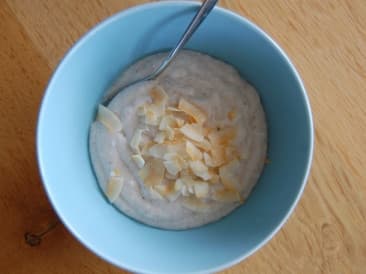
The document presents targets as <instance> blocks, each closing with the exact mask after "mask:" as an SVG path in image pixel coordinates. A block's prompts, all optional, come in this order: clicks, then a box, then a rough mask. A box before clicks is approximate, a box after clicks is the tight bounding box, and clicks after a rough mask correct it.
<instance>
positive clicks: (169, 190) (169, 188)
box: [154, 184, 180, 202]
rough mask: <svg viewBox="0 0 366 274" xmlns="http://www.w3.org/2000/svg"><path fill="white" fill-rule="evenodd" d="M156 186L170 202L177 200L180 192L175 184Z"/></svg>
mask: <svg viewBox="0 0 366 274" xmlns="http://www.w3.org/2000/svg"><path fill="white" fill-rule="evenodd" d="M154 188H155V189H156V191H157V192H159V194H160V195H161V196H163V197H165V198H167V199H168V200H169V201H170V202H173V201H175V200H176V199H177V198H178V197H179V195H180V192H176V191H175V189H174V184H165V185H156V186H154Z"/></svg>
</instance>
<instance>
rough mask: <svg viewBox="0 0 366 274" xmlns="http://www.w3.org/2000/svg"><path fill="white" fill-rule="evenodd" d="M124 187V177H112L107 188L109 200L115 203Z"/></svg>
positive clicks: (106, 192)
mask: <svg viewBox="0 0 366 274" xmlns="http://www.w3.org/2000/svg"><path fill="white" fill-rule="evenodd" d="M122 187H123V178H122V177H120V176H118V177H114V176H113V177H110V178H109V180H108V183H107V186H106V189H105V194H106V196H107V198H108V200H109V201H110V202H111V203H113V202H114V201H116V199H117V198H118V196H119V194H120V193H121V191H122Z"/></svg>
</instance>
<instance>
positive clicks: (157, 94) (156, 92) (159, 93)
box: [150, 86, 168, 105]
mask: <svg viewBox="0 0 366 274" xmlns="http://www.w3.org/2000/svg"><path fill="white" fill-rule="evenodd" d="M150 97H151V99H152V101H153V104H155V105H162V104H164V105H165V104H166V103H167V101H168V95H167V94H166V92H165V90H164V89H163V88H162V87H161V86H155V87H153V88H152V89H151V90H150Z"/></svg>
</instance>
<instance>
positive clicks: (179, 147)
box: [167, 143, 186, 157]
mask: <svg viewBox="0 0 366 274" xmlns="http://www.w3.org/2000/svg"><path fill="white" fill-rule="evenodd" d="M167 147H168V149H167V153H177V154H179V155H180V156H181V157H184V155H185V154H186V150H185V145H184V143H176V144H170V145H167Z"/></svg>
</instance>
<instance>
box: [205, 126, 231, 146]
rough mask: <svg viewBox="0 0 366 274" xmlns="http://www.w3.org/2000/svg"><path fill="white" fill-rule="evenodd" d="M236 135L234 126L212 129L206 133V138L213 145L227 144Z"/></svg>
mask: <svg viewBox="0 0 366 274" xmlns="http://www.w3.org/2000/svg"><path fill="white" fill-rule="evenodd" d="M235 136H236V129H235V128H225V129H221V130H220V131H213V132H210V133H209V134H208V139H209V140H210V142H211V144H213V145H215V146H221V145H227V144H229V143H230V142H231V141H232V140H233V139H234V138H235Z"/></svg>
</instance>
